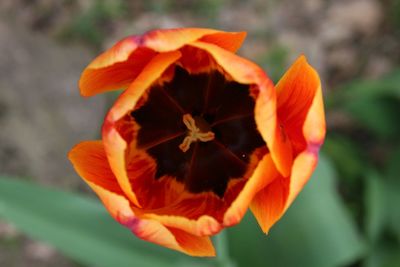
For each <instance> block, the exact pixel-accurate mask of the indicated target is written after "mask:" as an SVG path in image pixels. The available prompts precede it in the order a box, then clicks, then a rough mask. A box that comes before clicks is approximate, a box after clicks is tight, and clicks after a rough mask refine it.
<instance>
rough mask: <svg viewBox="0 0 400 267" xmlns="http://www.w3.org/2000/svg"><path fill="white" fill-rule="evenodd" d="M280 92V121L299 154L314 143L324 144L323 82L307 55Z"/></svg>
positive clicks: (288, 74) (287, 75) (282, 83)
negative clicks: (309, 144)
mask: <svg viewBox="0 0 400 267" xmlns="http://www.w3.org/2000/svg"><path fill="white" fill-rule="evenodd" d="M276 89H277V95H278V118H279V122H280V123H281V125H282V127H283V131H284V132H285V133H286V135H287V136H288V137H289V139H290V141H291V143H292V145H293V148H294V151H295V153H299V152H300V151H303V150H304V149H306V148H307V146H308V143H310V142H312V143H316V144H321V143H322V142H323V139H324V137H325V115H324V108H323V102H322V90H321V82H320V79H319V76H318V73H317V72H316V71H315V70H314V69H313V68H312V67H311V66H310V65H309V64H308V63H307V60H306V58H305V57H304V56H301V57H300V58H299V59H297V60H296V62H295V63H294V64H293V65H292V66H291V67H290V69H289V70H288V71H287V72H286V73H285V75H284V76H283V77H282V78H281V80H280V81H279V83H278V84H277V86H276ZM306 118H308V123H306ZM314 149H315V148H314ZM317 150H318V149H317Z"/></svg>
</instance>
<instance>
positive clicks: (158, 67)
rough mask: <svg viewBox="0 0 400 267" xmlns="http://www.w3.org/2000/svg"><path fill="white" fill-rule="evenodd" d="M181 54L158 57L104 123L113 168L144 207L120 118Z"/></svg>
mask: <svg viewBox="0 0 400 267" xmlns="http://www.w3.org/2000/svg"><path fill="white" fill-rule="evenodd" d="M179 57H180V52H179V51H173V52H168V53H161V54H158V55H157V56H156V57H154V58H153V59H152V60H151V61H150V62H149V63H148V64H147V66H146V67H145V68H144V69H143V71H142V72H141V73H140V75H139V76H138V77H137V78H136V80H135V81H134V82H133V83H132V84H131V85H130V86H129V88H128V89H127V90H126V91H125V92H124V93H122V94H121V96H120V97H119V98H118V99H117V101H116V102H115V104H114V106H113V107H112V108H111V110H110V111H109V112H108V114H107V116H106V119H105V121H104V124H103V129H102V135H103V142H104V147H105V150H106V152H107V157H108V161H109V162H110V166H111V169H112V170H113V173H114V174H115V176H116V177H117V180H118V183H119V185H120V186H121V188H122V190H123V191H124V192H125V194H126V195H127V196H128V198H129V199H130V201H132V202H133V203H134V204H135V205H136V206H138V207H140V204H139V202H138V200H137V197H136V195H135V193H134V192H133V191H132V188H131V184H130V182H129V178H128V175H127V170H126V162H125V151H126V149H127V143H126V141H125V140H124V139H123V138H122V137H121V135H120V133H119V132H118V131H117V128H116V127H117V126H116V122H117V121H118V120H119V119H120V118H122V117H123V116H124V115H125V114H126V113H127V112H128V111H129V110H131V109H132V108H133V107H134V106H135V104H136V102H137V101H138V100H139V98H140V97H141V96H142V94H143V93H144V91H145V90H146V89H147V88H148V87H149V86H150V85H151V84H152V83H153V82H154V81H156V80H157V79H158V78H159V77H161V74H162V73H163V72H164V71H165V70H166V69H167V68H168V66H169V65H171V64H172V63H173V62H175V61H176V60H177V59H178V58H179Z"/></svg>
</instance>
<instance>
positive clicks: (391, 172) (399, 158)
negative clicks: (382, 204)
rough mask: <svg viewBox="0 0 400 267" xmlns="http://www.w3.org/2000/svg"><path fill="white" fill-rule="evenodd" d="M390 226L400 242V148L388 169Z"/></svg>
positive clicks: (391, 159)
mask: <svg viewBox="0 0 400 267" xmlns="http://www.w3.org/2000/svg"><path fill="white" fill-rule="evenodd" d="M386 176H387V195H388V198H389V200H388V206H387V209H388V212H389V226H390V229H391V230H392V231H393V232H394V233H395V234H396V236H397V240H398V241H399V242H400V208H399V203H400V147H398V148H397V149H396V150H395V151H394V153H393V154H392V156H391V158H390V160H389V162H388V166H387V169H386Z"/></svg>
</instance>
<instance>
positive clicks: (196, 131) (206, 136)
mask: <svg viewBox="0 0 400 267" xmlns="http://www.w3.org/2000/svg"><path fill="white" fill-rule="evenodd" d="M196 122H197V124H199V126H200V127H198V126H197V125H196ZM183 123H184V124H185V125H186V127H187V129H188V134H187V135H186V137H185V138H184V139H183V141H182V143H181V144H180V145H179V148H180V150H182V151H183V152H186V151H188V150H189V149H190V145H191V144H192V143H194V142H197V141H201V142H208V141H211V140H214V138H215V134H214V133H213V132H212V131H209V130H208V129H209V127H207V126H208V125H206V127H204V119H202V118H201V117H195V119H194V118H193V117H192V115H190V114H185V115H183ZM205 128H206V129H207V128H208V129H207V130H208V131H207V130H205Z"/></svg>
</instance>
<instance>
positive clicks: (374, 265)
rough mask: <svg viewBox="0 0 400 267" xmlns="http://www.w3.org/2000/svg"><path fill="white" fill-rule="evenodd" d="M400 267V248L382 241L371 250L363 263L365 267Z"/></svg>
mask: <svg viewBox="0 0 400 267" xmlns="http://www.w3.org/2000/svg"><path fill="white" fill-rule="evenodd" d="M398 266H400V247H399V245H398V244H393V243H390V242H387V241H381V242H379V243H377V244H375V246H374V247H373V248H372V249H371V251H370V253H368V257H367V258H366V259H365V261H364V262H363V267H398Z"/></svg>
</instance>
